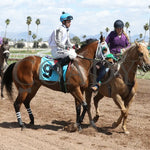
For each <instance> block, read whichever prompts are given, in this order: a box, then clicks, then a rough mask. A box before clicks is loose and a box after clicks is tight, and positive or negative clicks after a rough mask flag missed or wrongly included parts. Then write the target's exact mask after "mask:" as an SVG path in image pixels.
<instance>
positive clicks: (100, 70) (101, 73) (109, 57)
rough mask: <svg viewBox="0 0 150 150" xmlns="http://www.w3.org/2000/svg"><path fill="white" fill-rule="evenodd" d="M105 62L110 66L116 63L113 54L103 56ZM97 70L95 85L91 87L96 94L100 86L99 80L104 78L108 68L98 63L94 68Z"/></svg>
mask: <svg viewBox="0 0 150 150" xmlns="http://www.w3.org/2000/svg"><path fill="white" fill-rule="evenodd" d="M105 60H107V61H108V62H109V63H111V64H112V65H113V64H114V62H116V61H117V59H116V58H115V57H114V55H113V54H111V53H109V54H107V55H106V56H105ZM96 67H97V68H98V77H97V79H96V84H95V85H94V86H92V87H91V89H92V90H93V91H94V92H96V91H97V90H98V89H99V87H100V86H101V84H102V82H101V80H102V79H103V77H104V76H105V74H106V72H108V71H109V68H108V67H106V65H105V64H102V61H100V63H99V64H97V66H96Z"/></svg>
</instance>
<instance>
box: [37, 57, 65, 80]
mask: <svg viewBox="0 0 150 150" xmlns="http://www.w3.org/2000/svg"><path fill="white" fill-rule="evenodd" d="M56 63H57V61H55V60H54V59H53V58H50V57H42V58H41V64H40V71H39V78H40V80H44V81H58V82H60V80H61V77H60V76H59V74H58V72H57V71H55V70H54V69H53V66H54V65H55V64H56ZM67 68H68V65H65V66H63V68H62V71H63V80H64V81H66V72H67Z"/></svg>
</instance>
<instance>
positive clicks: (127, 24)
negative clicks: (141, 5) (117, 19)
mask: <svg viewBox="0 0 150 150" xmlns="http://www.w3.org/2000/svg"><path fill="white" fill-rule="evenodd" d="M129 26H130V24H129V22H126V23H125V28H126V33H127V31H128V28H129Z"/></svg>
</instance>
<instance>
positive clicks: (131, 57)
mask: <svg viewBox="0 0 150 150" xmlns="http://www.w3.org/2000/svg"><path fill="white" fill-rule="evenodd" d="M138 67H140V68H141V69H142V70H143V71H144V72H147V71H149V70H150V59H149V52H148V49H147V47H146V45H145V44H144V43H138V42H135V44H133V45H132V46H131V47H129V48H128V49H127V50H126V51H125V52H124V54H123V56H122V63H121V65H120V69H119V70H118V72H117V74H116V75H115V76H112V77H110V79H109V80H108V81H105V82H104V84H102V85H101V86H100V88H99V90H98V92H97V94H96V95H95V96H94V98H93V99H94V106H95V110H96V115H95V117H94V118H93V121H94V122H97V121H98V118H99V111H98V102H99V101H100V100H101V99H102V98H103V97H104V96H106V97H109V98H112V99H113V101H114V102H115V104H116V105H117V106H118V107H119V108H120V111H121V115H120V117H119V118H118V120H117V121H116V122H114V123H113V124H112V127H111V128H113V129H114V128H116V127H118V126H119V124H121V122H122V121H123V123H122V129H123V132H124V133H125V134H129V131H128V130H127V127H126V122H127V117H128V112H129V107H130V105H131V103H132V101H133V100H134V96H135V93H136V90H137V81H136V71H137V68H138ZM91 96H92V91H91V90H90V88H88V89H86V91H85V97H86V102H87V104H88V115H89V119H90V120H92V116H91V112H90V107H91V106H90V105H91Z"/></svg>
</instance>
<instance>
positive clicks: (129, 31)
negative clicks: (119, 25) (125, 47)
mask: <svg viewBox="0 0 150 150" xmlns="http://www.w3.org/2000/svg"><path fill="white" fill-rule="evenodd" d="M128 33H129V40H130V43H131V34H130V33H131V31H130V30H129V31H128Z"/></svg>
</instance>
